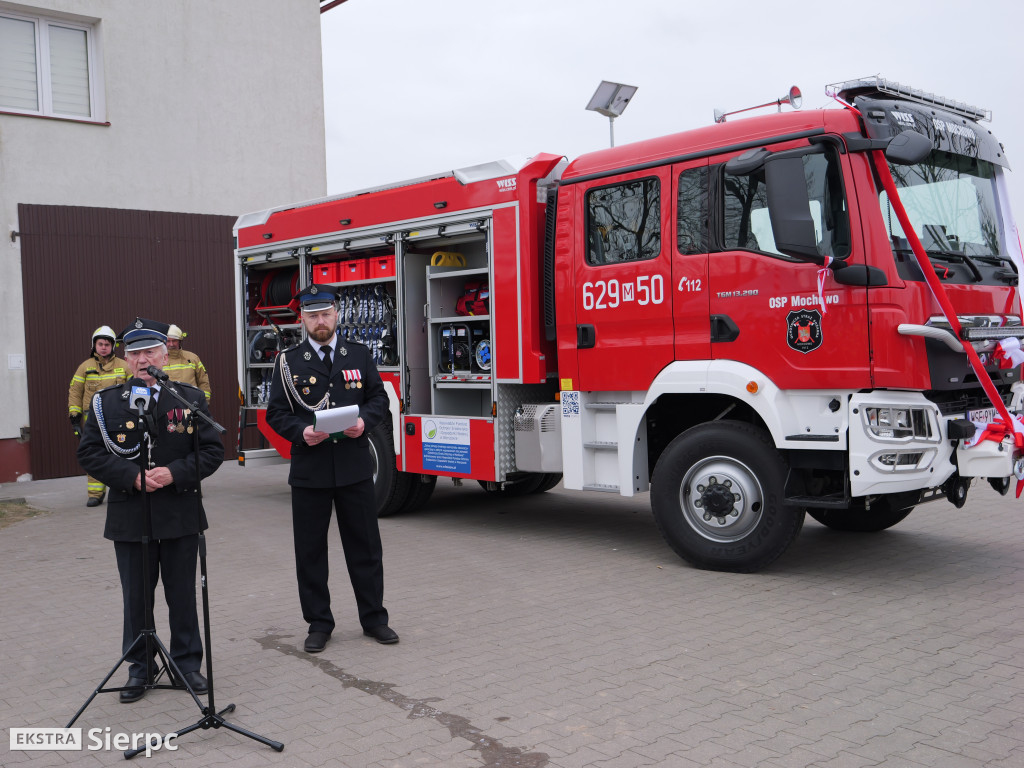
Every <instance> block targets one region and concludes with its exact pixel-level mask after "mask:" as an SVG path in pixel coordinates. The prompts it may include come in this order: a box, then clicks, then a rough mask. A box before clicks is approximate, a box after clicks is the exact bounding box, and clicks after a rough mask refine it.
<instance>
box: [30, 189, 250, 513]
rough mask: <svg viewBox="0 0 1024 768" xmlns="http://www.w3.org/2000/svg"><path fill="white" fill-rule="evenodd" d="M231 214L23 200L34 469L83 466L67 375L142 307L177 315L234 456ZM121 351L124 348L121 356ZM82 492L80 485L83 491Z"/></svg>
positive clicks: (169, 318)
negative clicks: (106, 330)
mask: <svg viewBox="0 0 1024 768" xmlns="http://www.w3.org/2000/svg"><path fill="white" fill-rule="evenodd" d="M234 223H235V218H234V217H232V216H210V215H203V214H189V213H163V212H157V211H132V210H119V209H114V208H85V207H77V206H76V207H71V206H51V205H19V206H18V230H19V237H20V239H21V264H22V283H23V290H24V296H25V335H26V355H25V357H26V364H27V368H28V386H29V425H30V435H31V436H30V442H29V446H30V457H31V462H32V465H31V472H32V476H33V477H34V478H36V479H45V478H51V477H67V476H69V475H80V474H82V470H81V468H80V467H79V466H78V462H77V461H76V460H75V448H76V444H77V443H76V440H75V439H74V437H73V436H72V434H71V428H70V425H69V423H68V415H67V395H68V384H69V383H70V381H71V375H72V374H73V373H74V372H75V368H77V367H78V364H79V363H81V362H82V361H83V360H85V359H86V358H87V357H88V356H89V349H90V347H91V337H92V332H93V330H95V329H96V328H98V327H99V326H101V325H109V326H111V327H112V328H113V329H114V331H115V332H117V333H120V332H121V330H122V329H123V328H124V327H125V325H127V324H128V323H129V322H130V321H131V320H133V319H134V318H135V317H136V315H141V316H142V317H148V318H152V319H154V320H160V321H163V322H166V323H177V324H178V325H179V326H181V328H183V329H184V330H185V331H186V332H187V333H188V338H187V339H186V340H185V345H184V346H185V348H186V349H188V350H190V351H192V352H195V353H196V354H197V355H199V357H200V358H202V361H203V364H204V365H205V366H206V369H207V370H208V371H209V374H210V384H211V387H212V389H213V396H212V398H211V402H210V407H211V410H212V412H213V417H214V419H216V420H217V421H218V422H220V423H221V424H222V425H223V426H225V427H226V428H227V430H228V431H227V433H225V435H224V446H225V451H226V455H229V456H233V455H234V450H235V441H236V438H237V434H236V432H237V425H238V364H237V360H236V354H235V323H234V319H235V311H234V307H235V292H234V291H235V289H234V270H233V267H232V265H233V263H234V255H233V248H234V241H233V238H232V231H231V230H232V226H233V225H234ZM122 356H123V355H122ZM83 493H84V489H83Z"/></svg>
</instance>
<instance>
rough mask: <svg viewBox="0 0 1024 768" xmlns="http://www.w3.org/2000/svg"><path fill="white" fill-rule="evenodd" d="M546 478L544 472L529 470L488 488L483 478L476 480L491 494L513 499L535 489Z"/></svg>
mask: <svg viewBox="0 0 1024 768" xmlns="http://www.w3.org/2000/svg"><path fill="white" fill-rule="evenodd" d="M546 478H547V474H545V473H544V472H531V473H530V474H528V475H523V476H522V477H517V478H513V479H512V480H506V481H505V483H504V485H502V486H499V487H498V488H488V487H487V483H486V482H484V481H483V480H477V482H478V483H480V487H481V488H483V489H484V490H485V491H487V492H488V493H489V494H491V495H492V496H499V497H500V498H503V499H514V498H517V497H519V496H525V495H526V494H528V493H533V492H534V491H536V490H537V489H538V488H539V487H540V485H541V483H543V482H544V480H545V479H546Z"/></svg>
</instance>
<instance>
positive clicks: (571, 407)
mask: <svg viewBox="0 0 1024 768" xmlns="http://www.w3.org/2000/svg"><path fill="white" fill-rule="evenodd" d="M579 415H580V393H579V392H563V393H562V416H579Z"/></svg>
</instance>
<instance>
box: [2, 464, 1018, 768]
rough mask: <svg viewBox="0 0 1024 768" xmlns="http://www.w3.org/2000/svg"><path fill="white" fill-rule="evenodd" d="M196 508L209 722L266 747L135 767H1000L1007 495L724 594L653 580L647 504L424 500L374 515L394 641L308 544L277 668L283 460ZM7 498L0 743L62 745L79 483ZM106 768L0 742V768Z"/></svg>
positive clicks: (100, 620) (115, 729)
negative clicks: (311, 606)
mask: <svg viewBox="0 0 1024 768" xmlns="http://www.w3.org/2000/svg"><path fill="white" fill-rule="evenodd" d="M204 490H205V497H206V502H207V508H208V512H209V517H210V520H211V528H210V530H209V532H208V534H207V543H208V549H209V558H208V570H209V588H210V614H211V626H212V637H213V643H212V647H213V662H214V673H215V675H214V677H215V681H216V682H215V685H216V688H215V699H216V704H217V706H218V708H221V707H224V706H227V705H228V704H229V703H234V705H235V707H236V708H235V710H234V711H233V712H231V713H229V714H226V715H225V717H226V718H227V719H228V720H229V721H230V722H232V723H234V724H235V725H237V726H239V727H242V728H245V729H247V730H249V731H252V732H255V733H258V734H261V735H264V736H266V737H268V738H271V739H274V740H278V741H281V742H284V744H285V749H284V751H283V752H282V753H277V752H275V751H273V750H271V749H270V748H268V747H266V746H264V745H262V744H259V743H257V742H255V741H252V740H250V739H248V738H245V737H244V736H240V735H238V734H236V733H233V732H231V731H229V730H227V729H224V728H221V729H207V730H202V729H200V730H197V731H195V732H193V733H190V734H187V735H185V736H182V737H181V738H180V739H179V740H178V742H177V747H178V748H177V750H176V751H174V752H168V751H164V752H156V753H154V755H153V757H151V758H148V759H147V758H146V757H145V756H143V755H140V756H139V757H137V758H135V760H136V761H145V762H146V763H147V764H152V765H173V766H175V767H178V766H186V767H187V766H230V767H231V768H250V767H253V768H257V767H259V766H345V767H346V768H416V767H418V766H427V767H432V766H445V767H446V768H447V767H449V766H450V767H452V768H508V767H511V766H515V767H521V768H548V767H549V766H550V768H581V767H583V766H587V767H588V768H589V767H591V766H593V767H594V768H639V767H640V766H672V767H673V768H676V767H678V768H697V767H698V766H699V767H700V768H748V767H753V766H758V768H809V767H811V766H814V767H815V768H862V767H863V766H886V768H890V767H893V766H895V767H901V768H921V767H924V766H929V767H935V768H981V767H982V766H984V767H985V768H1013V767H1016V768H1021V767H1022V766H1024V589H1022V586H1024V551H1022V550H1024V499H1022V500H1017V499H1014V498H1013V495H1012V494H1011V495H1010V496H1008V497H1005V498H1004V497H1000V496H998V495H997V494H996V493H995V492H993V491H992V490H990V489H989V488H988V486H987V485H985V486H975V487H974V488H973V489H972V491H971V493H970V497H969V499H968V502H967V505H966V507H964V509H962V510H957V509H955V508H953V507H952V506H951V505H949V504H947V503H945V502H936V503H932V504H928V505H924V506H922V507H920V508H919V509H918V510H916V511H915V512H914V513H913V514H912V515H911V516H910V517H909V518H907V519H906V520H905V521H904V522H902V523H900V525H898V526H897V527H895V528H893V529H891V530H889V531H886V532H883V533H879V534H867V535H863V534H859V535H858V534H841V533H836V532H833V531H830V530H828V529H826V528H823V527H821V526H820V525H818V524H817V523H815V522H814V521H812V520H810V519H808V521H807V523H806V525H805V527H804V530H803V532H802V534H801V536H800V538H799V539H798V541H797V542H796V544H795V545H794V546H793V547H792V548H791V549H790V551H789V552H788V553H787V554H786V555H784V556H783V558H781V559H780V560H779V561H777V563H776V564H774V565H773V566H772V567H771V568H769V569H768V570H766V571H764V572H762V573H757V574H744V575H736V574H723V573H710V572H704V571H699V570H695V569H693V568H690V567H689V566H687V565H686V564H685V563H683V562H682V561H680V560H678V559H677V558H676V557H675V555H674V554H673V553H672V552H671V551H670V550H669V549H668V547H667V546H666V545H665V544H664V543H663V542H662V541H661V539H660V537H659V534H658V532H657V529H656V528H655V525H654V522H653V520H652V518H651V514H650V509H649V506H648V499H647V497H646V496H642V497H639V498H637V499H620V498H618V497H613V496H610V495H605V494H581V493H574V492H566V491H563V490H562V489H561V488H560V487H559V488H556V489H555V490H553V491H550V492H548V493H546V494H543V495H540V496H530V497H528V499H526V500H507V501H500V500H499V501H496V500H494V499H492V498H491V497H489V496H487V495H486V494H485V493H484V492H483V491H482V490H481V489H480V488H479V487H478V486H477V485H476V484H475V483H472V484H470V483H467V485H466V486H464V487H462V488H455V487H452V485H451V484H450V481H447V480H442V481H441V482H440V483H439V487H438V489H437V491H436V492H435V494H434V496H433V498H432V499H431V502H430V503H429V505H428V506H427V507H426V508H425V509H423V510H422V511H420V512H418V513H415V514H412V515H407V516H403V517H394V518H389V519H386V520H382V521H381V532H382V535H383V539H384V555H385V597H386V603H387V607H388V609H389V611H390V612H391V617H392V621H391V624H392V626H393V627H394V628H395V629H396V630H397V631H398V632H399V634H400V635H401V638H402V639H401V643H399V644H398V645H393V646H382V645H379V644H377V643H375V642H373V641H372V640H370V639H368V638H364V637H363V635H362V633H361V630H360V628H359V626H358V622H357V620H356V612H355V604H354V600H353V598H352V595H351V589H350V587H349V584H348V580H347V576H346V574H345V570H344V565H343V555H342V553H341V547H340V542H338V540H337V536H336V533H334V532H333V531H332V534H331V535H332V563H333V566H334V567H333V569H332V575H331V587H332V592H333V596H334V597H333V602H334V612H335V615H336V617H337V619H338V629H337V630H336V632H335V635H334V637H333V638H332V640H331V643H330V644H329V645H328V647H327V649H326V650H325V651H324V652H323V653H321V654H319V655H316V656H312V655H309V654H306V653H304V652H303V651H302V650H301V645H302V641H303V639H304V637H305V627H304V625H303V623H302V621H301V616H300V615H299V609H298V598H297V593H296V588H295V580H294V563H293V560H292V551H291V529H290V519H289V495H288V487H287V485H286V468H285V467H283V466H274V467H270V468H268V469H253V468H248V469H246V468H241V467H238V466H236V465H234V464H232V463H228V464H225V465H224V466H223V467H222V468H221V470H220V471H219V472H218V473H217V474H216V475H214V476H213V477H212V478H210V480H209V481H208V482H207V483H206V486H205V489H204ZM15 497H17V498H25V499H27V500H28V501H29V502H30V503H31V504H33V505H34V506H37V507H40V508H42V509H46V510H48V514H46V515H43V516H40V517H38V518H34V519H30V520H26V521H23V522H20V523H17V524H15V525H13V526H11V527H9V528H6V529H3V530H0V616H2V622H0V681H2V686H0V724H2V725H3V726H4V730H5V731H8V730H9V729H10V728H12V727H61V726H64V725H66V724H67V722H68V721H69V720H70V719H71V717H72V716H73V715H74V713H75V712H76V711H77V710H78V708H79V707H80V706H81V705H82V704H83V703H84V702H85V701H86V699H87V698H88V697H89V695H90V694H91V693H92V692H93V690H94V689H95V688H96V686H97V685H98V684H99V683H100V681H101V680H102V679H103V677H104V676H105V675H106V674H107V672H108V671H109V670H110V668H111V667H112V666H113V664H114V663H115V662H116V661H117V659H118V657H119V655H120V653H119V646H120V635H121V626H120V616H121V607H120V591H119V587H118V580H117V573H116V568H115V565H114V556H113V547H112V545H111V544H110V542H108V541H105V540H104V539H103V538H102V535H101V532H102V527H103V516H104V508H103V507H101V508H98V509H87V508H86V507H85V480H84V478H64V479H60V480H47V481H35V482H29V483H11V484H5V485H2V486H0V498H15ZM157 594H158V602H157V610H156V616H157V631H158V634H159V635H160V636H161V638H167V637H168V635H167V630H166V607H165V606H164V604H163V603H162V596H161V595H160V591H159V590H158V593H157ZM124 677H126V672H124V668H123V667H122V669H121V670H119V671H118V672H117V673H116V675H115V678H114V679H113V680H112V681H111V685H114V684H120V683H121V682H122V678H124ZM204 702H205V698H204ZM200 717H201V713H200V711H199V709H198V708H197V707H196V705H195V703H194V702H193V701H192V700H191V699H190V698H188V697H187V696H186V695H185V694H184V693H181V692H178V691H166V690H158V691H151V692H149V694H148V695H147V696H146V697H145V698H144V699H142V700H141V701H139V702H138V703H136V704H133V705H122V704H119V703H118V701H117V696H116V694H113V693H103V694H99V695H98V696H97V697H96V698H95V699H94V700H93V701H92V703H91V704H90V705H89V707H88V708H87V709H86V710H85V712H84V713H83V714H82V716H81V717H80V718H79V720H78V722H77V723H75V725H76V726H80V727H82V728H83V729H84V731H85V732H88V731H89V729H99V731H98V733H99V734H100V735H101V738H102V737H103V736H104V735H105V734H107V733H109V734H119V733H124V734H134V733H146V732H157V733H167V732H170V731H174V730H177V729H179V728H182V727H185V726H188V725H191V724H193V723H195V722H197V721H198V720H199V719H200ZM108 728H109V731H107V730H106V729H108ZM87 743H90V742H88V741H87ZM122 762H123V757H122V754H121V752H119V751H117V750H110V751H107V750H102V749H101V750H89V749H84V750H82V751H80V752H22V751H9V750H8V741H7V739H6V738H5V739H4V740H3V745H2V746H0V764H3V765H4V766H8V765H17V766H21V765H25V766H29V765H30V766H33V767H34V766H64V765H68V764H70V765H75V766H79V765H81V766H103V765H115V764H119V763H122Z"/></svg>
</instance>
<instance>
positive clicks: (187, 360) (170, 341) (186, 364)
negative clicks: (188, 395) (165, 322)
mask: <svg viewBox="0 0 1024 768" xmlns="http://www.w3.org/2000/svg"><path fill="white" fill-rule="evenodd" d="M186 336H188V334H187V333H185V332H184V331H182V330H181V328H179V327H178V326H176V325H173V324H172V325H171V327H170V328H169V329H168V331H167V357H168V362H167V365H166V366H165V367H164V373H166V374H167V375H168V376H170V377H171V381H180V382H182V383H183V384H191V385H192V386H193V387H198V388H199V389H201V390H203V393H204V394H205V395H206V402H210V377H209V376H208V375H207V373H206V366H205V365H203V361H202V360H200V359H199V355H197V354H195V353H193V352H186V351H185V350H184V349H182V348H181V340H182V339H184V338H185V337H186Z"/></svg>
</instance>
